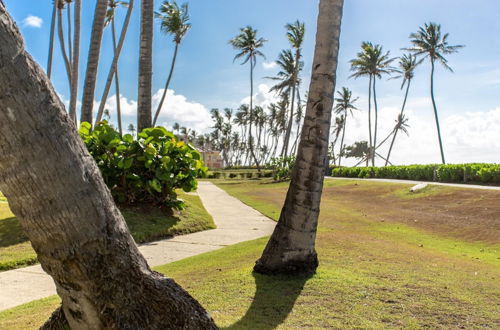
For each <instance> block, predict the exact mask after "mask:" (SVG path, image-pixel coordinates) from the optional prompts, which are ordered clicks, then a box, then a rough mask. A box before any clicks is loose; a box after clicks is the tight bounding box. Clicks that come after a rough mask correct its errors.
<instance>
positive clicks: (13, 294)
mask: <svg viewBox="0 0 500 330" xmlns="http://www.w3.org/2000/svg"><path fill="white" fill-rule="evenodd" d="M198 195H199V197H200V199H201V201H202V203H203V206H204V207H205V208H206V210H207V211H208V213H210V214H211V215H212V217H213V219H214V222H215V224H216V225H217V229H212V230H206V231H202V232H197V233H193V234H187V235H182V236H176V237H174V238H170V239H165V240H161V241H156V242H151V243H146V244H143V245H141V246H139V250H140V251H141V253H142V254H143V255H144V257H145V258H146V260H147V261H148V264H149V266H151V267H154V266H158V265H163V264H167V263H170V262H173V261H177V260H180V259H184V258H187V257H191V256H194V255H197V254H200V253H204V252H208V251H213V250H217V249H220V248H222V247H224V246H227V245H232V244H236V243H239V242H243V241H248V240H252V239H256V238H259V237H262V236H267V235H271V234H272V231H273V229H274V226H275V224H276V222H274V221H272V220H271V219H269V218H267V217H265V216H264V215H262V214H261V213H260V212H258V211H256V210H255V209H253V208H251V207H250V206H248V205H245V204H243V203H242V202H241V201H240V200H238V199H236V198H234V197H232V196H230V195H228V194H227V193H226V192H225V191H224V190H222V189H220V188H219V187H217V186H216V185H214V184H213V183H211V182H199V185H198ZM0 292H1V294H0V311H3V310H6V309H9V308H12V307H15V306H18V305H22V304H24V303H27V302H30V301H33V300H37V299H41V298H45V297H48V296H51V295H54V294H56V288H55V285H54V282H53V281H52V278H51V277H50V276H49V275H47V274H46V273H45V272H44V271H43V270H42V268H41V266H40V265H35V266H29V267H24V268H19V269H14V270H9V271H5V272H0Z"/></svg>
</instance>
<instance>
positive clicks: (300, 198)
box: [254, 0, 343, 274]
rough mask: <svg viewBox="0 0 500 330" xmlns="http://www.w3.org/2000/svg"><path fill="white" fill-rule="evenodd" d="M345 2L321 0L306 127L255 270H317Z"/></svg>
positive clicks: (266, 271) (290, 271)
mask: <svg viewBox="0 0 500 330" xmlns="http://www.w3.org/2000/svg"><path fill="white" fill-rule="evenodd" d="M342 6H343V0H320V3H319V14H318V24H317V33H316V47H315V52H314V61H313V66H312V75H311V84H310V86H309V97H308V102H307V108H306V114H305V119H304V126H303V128H302V135H301V138H300V143H299V148H298V152H297V160H296V163H295V164H296V165H295V167H294V169H293V170H292V180H291V182H290V187H289V189H288V193H287V195H286V200H285V203H284V206H283V209H282V211H281V215H280V219H279V221H278V224H277V226H276V228H275V230H274V232H273V234H272V236H271V238H270V240H269V242H268V243H267V246H266V248H265V250H264V252H263V254H262V257H261V258H260V259H259V260H258V261H257V263H256V265H255V267H254V270H255V271H256V272H259V273H267V274H275V273H288V274H290V273H300V272H306V273H311V272H315V270H316V268H317V266H318V258H317V254H316V250H315V239H316V230H317V226H318V215H319V207H320V201H321V193H322V190H323V180H324V175H325V171H324V167H325V166H324V165H325V160H326V159H327V158H328V138H329V136H330V125H331V123H330V121H331V117H332V106H333V94H334V91H335V80H336V69H337V62H338V50H339V38H340V23H341V18H342Z"/></svg>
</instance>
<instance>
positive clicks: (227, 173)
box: [207, 169, 273, 179]
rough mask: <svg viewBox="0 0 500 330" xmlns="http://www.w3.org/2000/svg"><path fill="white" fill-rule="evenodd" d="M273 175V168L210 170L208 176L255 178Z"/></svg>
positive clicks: (216, 177)
mask: <svg viewBox="0 0 500 330" xmlns="http://www.w3.org/2000/svg"><path fill="white" fill-rule="evenodd" d="M272 176H273V171H271V170H261V171H260V172H258V171H257V170H251V169H249V170H247V171H244V170H239V171H234V170H233V171H232V170H219V171H209V172H208V174H207V178H209V179H255V178H270V177H272Z"/></svg>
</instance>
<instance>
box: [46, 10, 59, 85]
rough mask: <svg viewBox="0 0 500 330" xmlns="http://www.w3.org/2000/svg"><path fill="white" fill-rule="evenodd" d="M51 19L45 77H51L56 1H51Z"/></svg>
mask: <svg viewBox="0 0 500 330" xmlns="http://www.w3.org/2000/svg"><path fill="white" fill-rule="evenodd" d="M53 1H54V5H53V9H52V19H51V20H50V37H49V56H48V59H47V76H48V77H49V79H50V77H51V76H52V57H53V55H54V34H55V30H56V17H57V16H56V15H57V0H53Z"/></svg>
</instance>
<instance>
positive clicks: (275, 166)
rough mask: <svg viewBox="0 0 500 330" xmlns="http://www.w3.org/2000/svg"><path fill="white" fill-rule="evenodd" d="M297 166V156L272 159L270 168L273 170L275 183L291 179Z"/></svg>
mask: <svg viewBox="0 0 500 330" xmlns="http://www.w3.org/2000/svg"><path fill="white" fill-rule="evenodd" d="M294 165H295V156H289V157H276V158H271V161H270V163H269V167H270V168H271V170H272V176H273V180H274V181H283V180H288V179H290V176H291V175H292V170H293V167H294Z"/></svg>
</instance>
